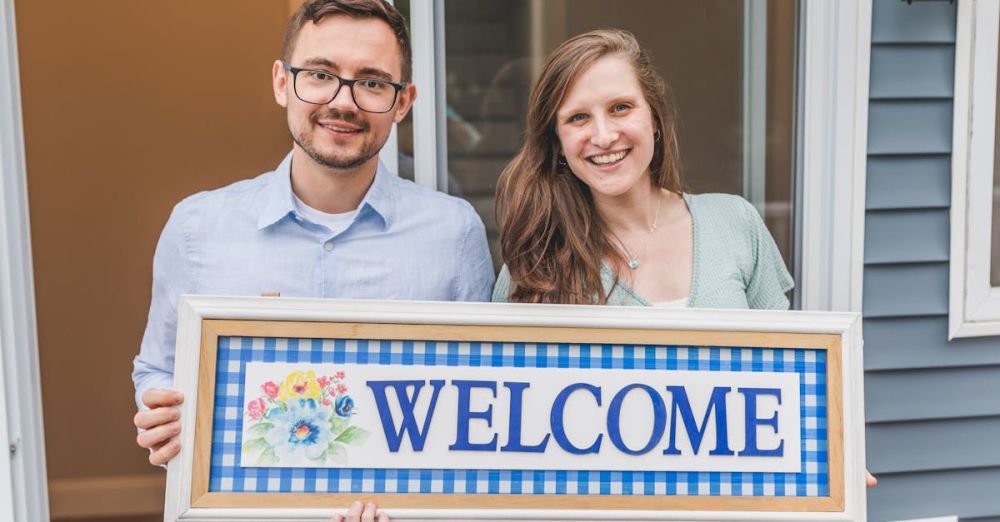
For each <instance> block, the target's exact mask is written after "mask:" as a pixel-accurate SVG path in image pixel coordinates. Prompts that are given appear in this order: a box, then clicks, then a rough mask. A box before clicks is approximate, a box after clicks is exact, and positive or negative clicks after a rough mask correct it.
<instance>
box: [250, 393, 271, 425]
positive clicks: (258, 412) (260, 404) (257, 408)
mask: <svg viewBox="0 0 1000 522" xmlns="http://www.w3.org/2000/svg"><path fill="white" fill-rule="evenodd" d="M265 411H267V406H265V405H264V399H263V398H260V399H257V400H255V401H251V402H250V404H247V412H248V413H250V418H251V419H253V420H258V419H260V418H261V417H263V416H264V412H265Z"/></svg>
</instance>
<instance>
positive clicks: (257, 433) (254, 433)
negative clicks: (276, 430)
mask: <svg viewBox="0 0 1000 522" xmlns="http://www.w3.org/2000/svg"><path fill="white" fill-rule="evenodd" d="M273 427H274V424H271V423H270V422H258V423H257V424H254V425H253V426H250V429H248V430H247V436H248V437H254V438H256V437H263V436H264V435H267V432H269V431H271V428H273Z"/></svg>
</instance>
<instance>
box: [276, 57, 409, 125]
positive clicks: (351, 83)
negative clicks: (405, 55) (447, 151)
mask: <svg viewBox="0 0 1000 522" xmlns="http://www.w3.org/2000/svg"><path fill="white" fill-rule="evenodd" d="M280 61H281V65H282V66H284V67H285V70H287V71H288V72H290V73H292V92H294V93H295V97H296V98H298V99H299V100H302V101H303V102H304V103H308V104H311V105H326V104H328V103H330V102H332V101H333V100H334V99H335V98H336V97H337V95H338V94H340V90H341V89H343V88H344V85H347V90H348V92H350V93H351V101H352V102H354V106H355V107H357V108H358V110H361V111H364V112H370V113H372V114H385V113H387V112H389V111H391V110H392V108H393V107H395V106H396V102H397V101H398V100H399V91H401V90H403V89H405V88H406V86H407V85H409V84H410V82H402V83H396V82H390V81H389V80H383V79H381V78H354V79H353V80H348V79H347V78H341V77H340V76H338V75H336V74H333V73H332V72H330V71H324V70H323V69H309V68H305V67H293V66H292V64H290V63H288V62H286V61H284V60H280ZM302 71H307V72H318V73H323V74H326V75H328V76H333V77H334V78H336V79H337V81H339V82H340V84H339V85H337V90H335V91H333V96H330V99H329V100H326V101H325V102H322V103H318V102H312V101H309V100H304V99H302V97H301V96H299V89H298V86H297V85H296V82H298V80H299V73H300V72H302ZM366 81H367V82H381V83H385V84H388V85H391V86H392V87H393V89H395V90H396V92H395V93H394V94H393V96H392V104H390V105H389V108H388V109H386V110H384V111H370V110H368V109H365V108H363V107H361V105H359V104H358V99H357V98H355V97H354V84H355V83H358V82H366Z"/></svg>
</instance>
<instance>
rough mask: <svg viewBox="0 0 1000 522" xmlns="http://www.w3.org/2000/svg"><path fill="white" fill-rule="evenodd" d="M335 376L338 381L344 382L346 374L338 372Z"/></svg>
mask: <svg viewBox="0 0 1000 522" xmlns="http://www.w3.org/2000/svg"><path fill="white" fill-rule="evenodd" d="M333 376H334V377H336V378H337V379H338V380H341V381H342V380H344V372H337V373H335V374H333Z"/></svg>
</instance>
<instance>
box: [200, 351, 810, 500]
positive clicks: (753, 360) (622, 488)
mask: <svg viewBox="0 0 1000 522" xmlns="http://www.w3.org/2000/svg"><path fill="white" fill-rule="evenodd" d="M218 348H219V349H218V360H217V370H216V381H215V390H216V391H215V409H214V413H213V428H212V465H211V471H210V475H209V491H210V492H257V493H288V492H304V493H468V494H546V495H553V494H555V495H690V496H743V497H825V496H829V476H828V469H827V409H826V403H827V401H826V352H825V351H824V350H815V349H792V348H730V347H692V346H646V345H608V344H562V343H560V344H555V343H551V344H546V343H477V342H444V341H385V340H383V341H378V340H374V341H369V340H354V339H296V338H274V337H219V347H218ZM251 361H263V362H292V363H294V362H304V363H354V364H383V365H387V364H390V365H430V366H485V367H519V368H523V367H528V368H602V369H611V368H614V369H645V370H701V371H743V372H789V373H797V374H798V375H799V391H800V394H801V422H802V424H801V428H800V431H801V437H802V448H801V449H802V451H801V455H802V466H801V468H800V470H799V472H798V473H759V472H755V473H743V472H739V473H726V472H684V471H652V472H651V471H549V470H546V471H536V470H489V469H471V470H470V469H461V470H458V469H443V470H442V469H365V468H352V469H339V468H325V469H318V468H309V469H295V468H241V467H240V460H239V459H240V437H241V436H242V433H243V417H242V415H241V412H242V405H243V388H244V376H245V373H246V363H248V362H251Z"/></svg>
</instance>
